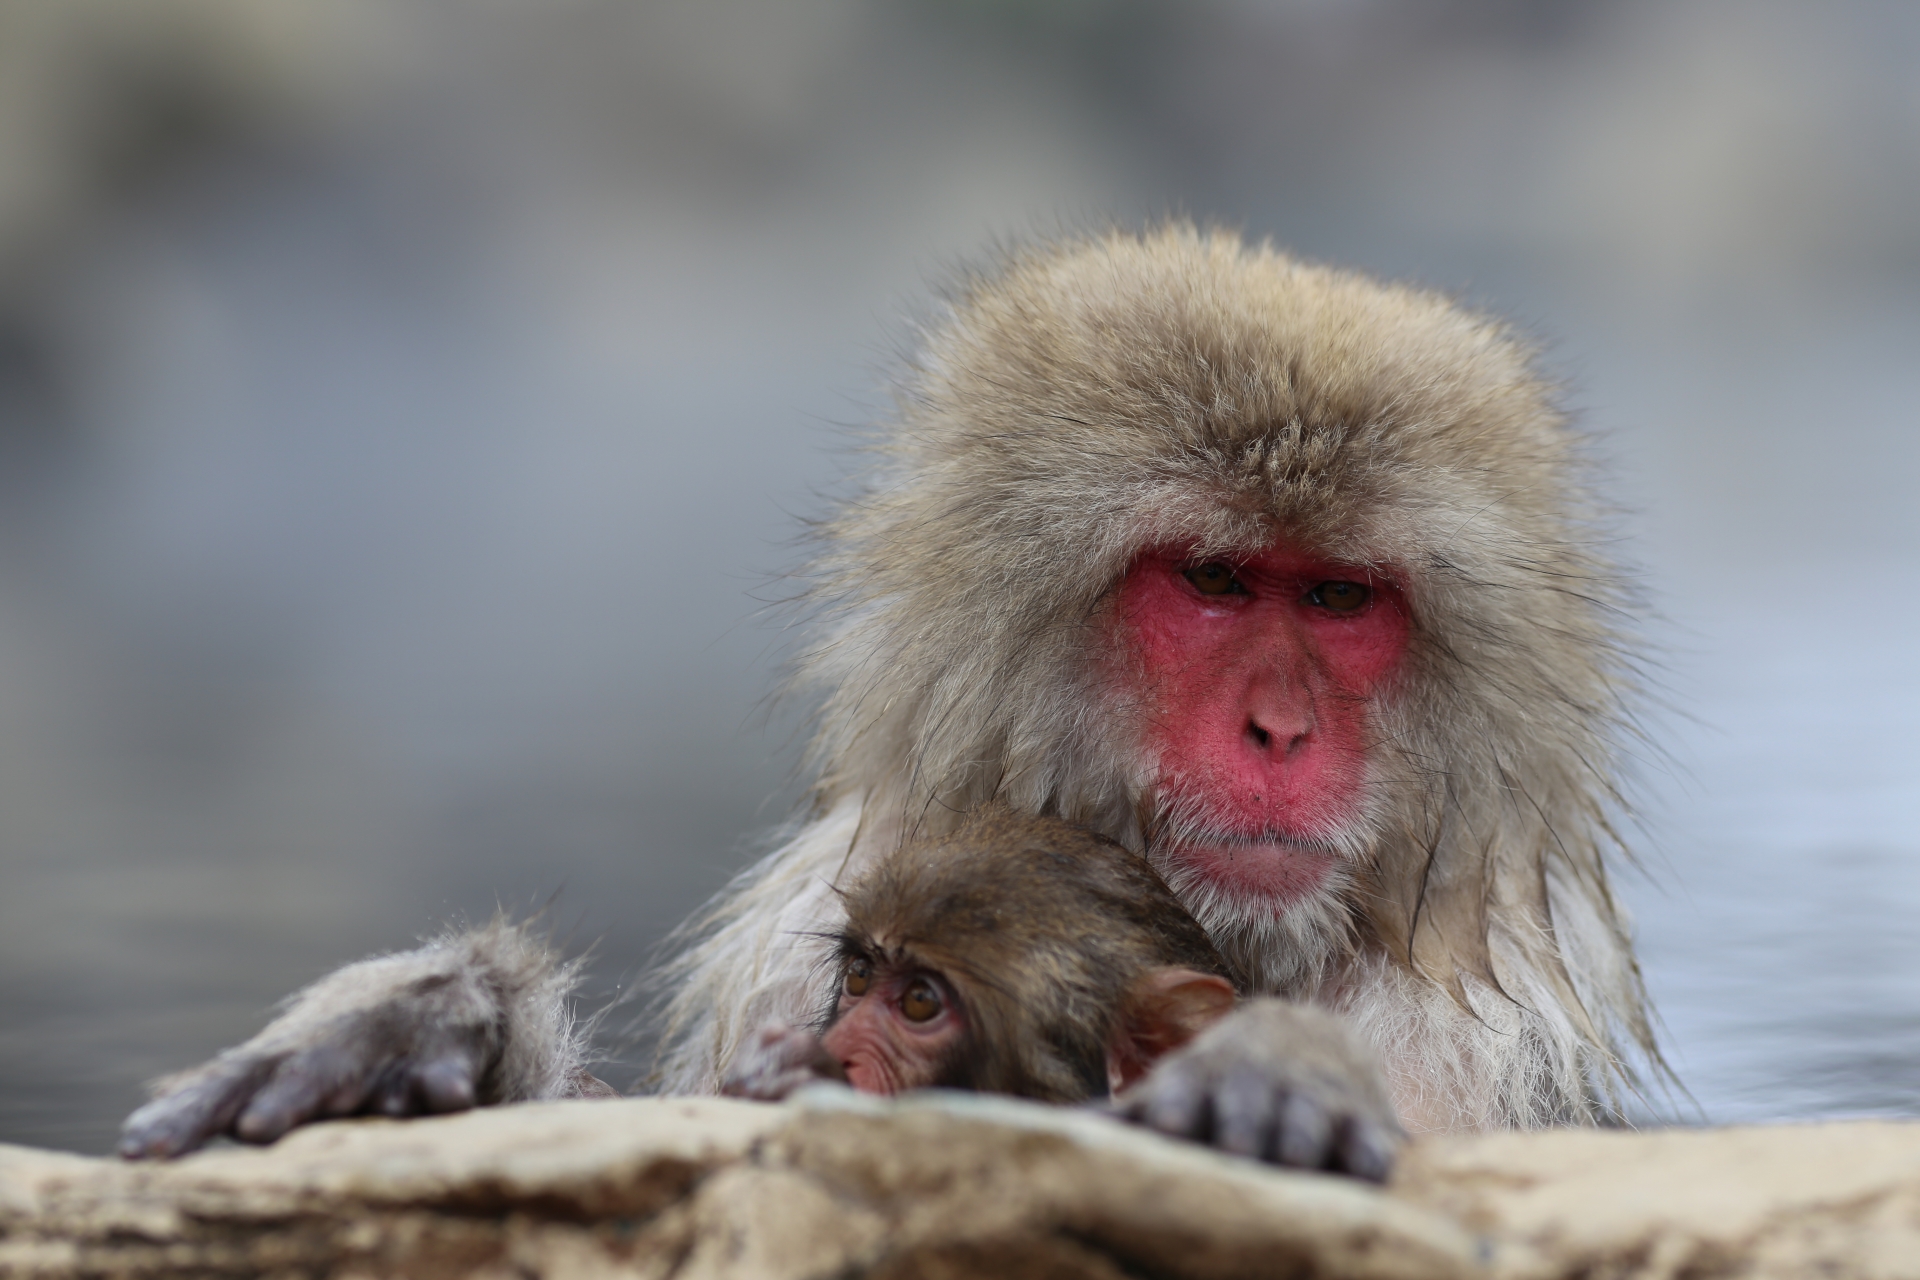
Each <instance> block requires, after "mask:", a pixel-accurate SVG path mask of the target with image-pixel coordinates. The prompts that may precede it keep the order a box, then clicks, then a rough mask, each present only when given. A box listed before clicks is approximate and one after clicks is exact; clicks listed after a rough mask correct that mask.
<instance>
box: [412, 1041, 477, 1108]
mask: <svg viewBox="0 0 1920 1280" xmlns="http://www.w3.org/2000/svg"><path fill="white" fill-rule="evenodd" d="M412 1074H413V1096H414V1097H415V1098H416V1099H417V1100H418V1101H419V1103H420V1109H421V1110H422V1111H424V1112H426V1113H427V1114H428V1115H445V1114H446V1113H448V1112H450V1111H470V1110H472V1108H473V1103H474V1098H475V1095H476V1092H477V1091H476V1089H475V1087H474V1079H473V1060H472V1059H471V1058H469V1057H468V1056H467V1055H466V1054H464V1053H458V1052H456V1053H449V1054H445V1055H443V1056H441V1057H438V1058H435V1059H434V1060H433V1061H431V1062H426V1063H422V1064H421V1065H420V1066H417V1067H415V1068H414V1069H413V1073H412Z"/></svg>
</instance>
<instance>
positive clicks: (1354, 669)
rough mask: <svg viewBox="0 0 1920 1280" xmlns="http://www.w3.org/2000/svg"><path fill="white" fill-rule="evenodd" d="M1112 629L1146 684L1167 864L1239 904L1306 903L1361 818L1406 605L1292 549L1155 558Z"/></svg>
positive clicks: (1144, 563)
mask: <svg viewBox="0 0 1920 1280" xmlns="http://www.w3.org/2000/svg"><path fill="white" fill-rule="evenodd" d="M1119 617H1120V620H1121V625H1122V626H1123V627H1124V628H1126V631H1127V633H1128V639H1129V641H1130V647H1131V649H1132V652H1133V653H1134V655H1135V659H1136V661H1137V662H1138V663H1139V665H1140V668H1141V669H1142V670H1143V672H1144V675H1145V678H1146V698H1147V703H1146V709H1147V712H1148V715H1147V718H1146V723H1147V726H1148V728H1147V734H1148V742H1147V746H1148V749H1149V751H1151V752H1152V753H1153V758H1154V759H1155V760H1156V761H1157V763H1158V774H1157V776H1156V781H1155V795H1154V796H1153V800H1154V804H1155V809H1156V810H1157V813H1158V815H1159V818H1160V821H1161V824H1162V825H1161V829H1160V830H1159V831H1158V832H1157V833H1156V838H1157V840H1158V841H1159V842H1160V849H1159V852H1160V855H1161V856H1162V857H1164V858H1165V859H1166V860H1167V862H1168V863H1169V864H1171V865H1173V866H1175V867H1180V868H1184V869H1186V870H1188V871H1190V872H1192V873H1193V874H1195V875H1197V876H1199V877H1201V878H1203V879H1204V880H1206V881H1207V882H1209V883H1211V884H1213V885H1215V886H1217V887H1218V888H1219V889H1221V890H1223V891H1225V892H1227V893H1228V894H1230V895H1232V896H1234V897H1236V898H1239V899H1240V900H1242V901H1247V900H1250V899H1264V900H1266V901H1268V902H1270V903H1272V904H1273V905H1274V906H1275V907H1276V908H1284V907H1285V906H1287V905H1288V904H1290V903H1293V902H1297V901H1300V900H1301V899H1304V898H1307V897H1309V896H1311V895H1312V894H1313V893H1314V892H1315V891H1316V890H1317V889H1318V888H1319V887H1320V885H1321V884H1322V883H1323V882H1324V880H1325V879H1326V877H1327V874H1328V872H1329V871H1330V870H1331V868H1332V865H1333V861H1334V859H1335V858H1336V857H1337V854H1336V852H1335V851H1336V849H1337V848H1338V847H1339V843H1340V842H1339V840H1338V835H1339V832H1340V831H1341V829H1342V827H1343V826H1345V825H1346V824H1349V823H1351V822H1352V820H1353V819H1355V818H1356V817H1358V816H1359V813H1360V805H1361V800H1362V794H1363V786H1364V782H1365V776H1366V757H1367V751H1368V747H1369V745H1370V744H1371V742H1372V734H1373V726H1372V725H1371V723H1370V720H1371V708H1372V705H1373V699H1374V697H1375V695H1376V694H1377V693H1378V692H1379V691H1380V690H1381V689H1382V688H1383V687H1384V686H1385V685H1386V684H1387V682H1388V681H1389V680H1391V678H1392V676H1393V674H1394V672H1395V671H1396V669H1397V668H1398V666H1399V664H1400V659H1401V657H1402V655H1403V654H1404V652H1405V650H1406V645H1407V634H1408V619H1407V611H1406V607H1405V604H1404V601H1403V600H1402V598H1401V596H1400V593H1399V591H1398V590H1397V589H1396V588H1395V587H1394V586H1393V584H1392V583H1390V582H1388V581H1386V580H1384V579H1382V578H1380V577H1378V576H1376V575H1372V574H1369V573H1367V572H1366V571H1364V570H1360V569H1355V568H1352V567H1350V566H1342V565H1339V564H1335V563H1332V562H1329V561H1327V560H1324V559H1319V558H1316V557H1314V556H1311V555H1306V554H1303V553H1300V552H1298V551H1295V550H1293V549H1292V548H1289V547H1287V546H1286V545H1285V544H1280V545H1277V546H1275V547H1273V548H1270V549H1269V550H1267V551H1265V552H1263V553H1261V554H1260V555H1257V556H1254V557H1251V558H1250V559H1247V560H1243V561H1242V560H1232V561H1230V560H1224V559H1222V560H1196V559H1194V558H1192V557H1190V556H1186V555H1182V554H1179V553H1177V552H1152V553H1149V554H1147V555H1145V556H1142V557H1141V558H1140V560H1139V561H1137V562H1136V563H1135V565H1134V567H1133V569H1132V570H1131V571H1130V572H1129V573H1128V575H1127V577H1126V579H1125V581H1124V582H1123V583H1122V584H1121V587H1120V597H1119Z"/></svg>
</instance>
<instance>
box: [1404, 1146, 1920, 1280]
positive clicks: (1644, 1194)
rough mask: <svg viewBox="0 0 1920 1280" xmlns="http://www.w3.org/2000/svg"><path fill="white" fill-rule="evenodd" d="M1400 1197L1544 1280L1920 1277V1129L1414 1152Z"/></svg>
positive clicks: (1501, 1261) (1506, 1268) (1507, 1271)
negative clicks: (1487, 1242)
mask: <svg viewBox="0 0 1920 1280" xmlns="http://www.w3.org/2000/svg"><path fill="white" fill-rule="evenodd" d="M1392 1189H1393V1192H1394V1193H1395V1194H1396V1195H1399V1196H1401V1197H1403V1198H1406V1199H1409V1200H1412V1201H1414V1202H1416V1203H1419V1204H1424V1205H1426V1206H1428V1207H1430V1208H1434V1209H1438V1210H1440V1211H1442V1212H1444V1213H1446V1214H1447V1215H1448V1216H1450V1217H1453V1218H1455V1219H1456V1220H1458V1221H1459V1222H1461V1223H1462V1224H1464V1225H1465V1226H1467V1227H1468V1228H1469V1229H1470V1230H1473V1231H1475V1232H1477V1233H1480V1234H1482V1235H1484V1236H1486V1237H1489V1238H1490V1239H1491V1240H1493V1241H1494V1242H1495V1244H1496V1247H1495V1248H1494V1250H1493V1251H1492V1255H1491V1256H1492V1268H1491V1269H1492V1271H1493V1272H1494V1274H1495V1275H1496V1276H1499V1277H1503V1278H1506V1277H1510V1278H1512V1280H1521V1278H1523V1277H1525V1278H1529V1280H1530V1278H1533V1277H1560V1276H1567V1277H1573V1276H1580V1277H1589V1276H1591V1277H1615V1276H1619V1277H1626V1276H1633V1277H1647V1278H1649V1280H1653V1278H1656V1277H1657V1278H1659V1280H1666V1278H1667V1277H1683V1276H1684V1277H1689V1278H1690V1280H1691V1278H1696V1277H1698V1278H1705V1277H1719V1276H1730V1277H1731V1276H1739V1277H1753V1278H1755V1280H1758V1278H1760V1277H1775V1276H1778V1277H1783V1278H1784V1277H1789V1276H1791V1277H1812V1276H1820V1277H1827V1276H1835V1277H1838V1276H1848V1277H1856V1276H1857V1277H1871V1278H1873V1280H1881V1278H1883V1277H1884V1278H1886V1280H1892V1278H1894V1277H1900V1278H1902V1280H1909V1278H1912V1277H1920V1124H1914V1123H1893V1122H1871V1121H1868V1122H1859V1123H1848V1124H1818V1125H1815V1124H1808V1125H1779V1126H1772V1127H1767V1128H1742V1129H1719V1130H1668V1131H1664V1132H1653V1133H1619V1132H1610V1133H1598V1132H1593V1131H1590V1130H1589V1131H1580V1130H1568V1131H1562V1132H1558V1133H1525V1134H1521V1133H1513V1134H1489V1135H1486V1136H1484V1137H1471V1138H1448V1139H1444V1140H1439V1141H1425V1142H1421V1143H1418V1144H1416V1145H1415V1146H1414V1148H1413V1149H1412V1150H1411V1151H1409V1152H1408V1154H1407V1156H1406V1158H1405V1159H1404V1160H1403V1161H1402V1162H1401V1166H1400V1169H1399V1170H1398V1171H1397V1172H1396V1174H1395V1176H1394V1183H1393V1188H1392Z"/></svg>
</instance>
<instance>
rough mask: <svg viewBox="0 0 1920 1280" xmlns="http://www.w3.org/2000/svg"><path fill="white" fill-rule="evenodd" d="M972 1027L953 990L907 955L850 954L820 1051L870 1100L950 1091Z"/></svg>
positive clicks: (869, 950) (885, 951)
mask: <svg viewBox="0 0 1920 1280" xmlns="http://www.w3.org/2000/svg"><path fill="white" fill-rule="evenodd" d="M968 1035H969V1025H968V1021H967V1010H966V1005H965V1003H964V1000H963V997H962V996H961V994H960V992H959V990H958V989H957V988H956V987H955V985H954V983H953V982H952V981H951V980H949V979H948V978H947V976H946V975H945V974H943V973H941V972H940V971H938V970H937V969H934V968H932V967H931V966H929V965H927V964H925V963H923V962H922V961H920V959H919V958H918V957H916V956H914V955H913V954H912V953H911V952H910V951H906V950H900V949H889V948H885V947H879V946H873V947H857V948H856V947H849V949H848V954H847V955H846V956H845V959H844V960H843V962H842V965H841V971H840V989H839V996H838V998H837V999H836V1001H835V1004H834V1010H833V1019H832V1022H831V1024H830V1025H829V1026H828V1027H827V1029H826V1032H825V1033H824V1034H823V1035H822V1036H821V1045H822V1047H823V1048H825V1049H826V1051H827V1052H828V1053H829V1054H831V1055H832V1056H833V1058H834V1059H835V1060H836V1061H838V1062H839V1064H840V1066H841V1069H842V1070H843V1071H845V1072H846V1077H847V1083H848V1084H851V1085H852V1086H853V1087H854V1088H856V1089H859V1090H861V1091H862V1092H865V1093H899V1092H901V1091H903V1090H906V1089H924V1088H928V1087H932V1086H936V1085H943V1084H951V1083H953V1080H952V1079H951V1077H952V1076H953V1075H954V1073H955V1071H956V1070H957V1068H958V1065H959V1064H960V1063H961V1062H962V1061H963V1060H964V1058H965V1056H966V1050H967V1042H968Z"/></svg>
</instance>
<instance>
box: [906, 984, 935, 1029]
mask: <svg viewBox="0 0 1920 1280" xmlns="http://www.w3.org/2000/svg"><path fill="white" fill-rule="evenodd" d="M900 1012H902V1013H904V1014H906V1015H907V1021H909V1022H925V1021H926V1020H927V1019H929V1018H931V1017H933V1016H934V1015H935V1014H937V1013H939V1012H940V993H939V992H938V991H935V990H934V989H933V984H932V983H931V982H928V981H927V980H926V979H925V978H921V979H919V980H918V981H916V982H915V983H913V985H912V986H909V987H908V988H907V990H906V994H904V995H902V996H901V997H900Z"/></svg>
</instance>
